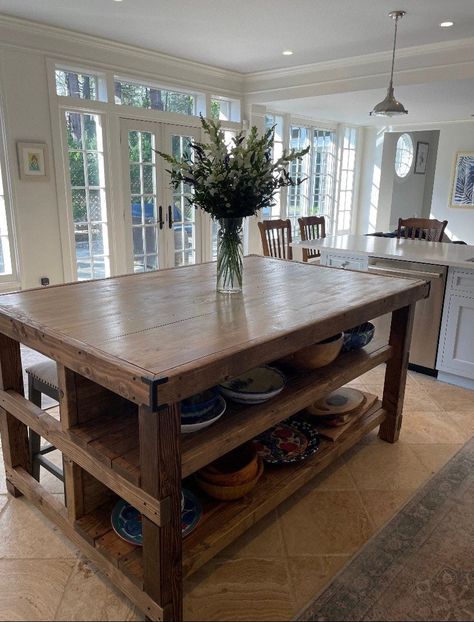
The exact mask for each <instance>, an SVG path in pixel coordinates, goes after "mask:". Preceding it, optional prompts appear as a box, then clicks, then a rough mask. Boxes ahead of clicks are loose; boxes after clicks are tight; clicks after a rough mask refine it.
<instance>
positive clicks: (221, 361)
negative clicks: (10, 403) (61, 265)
mask: <svg viewBox="0 0 474 622" xmlns="http://www.w3.org/2000/svg"><path fill="white" fill-rule="evenodd" d="M215 271H216V267H215V263H205V264H198V265H194V266H187V267H183V268H176V269H169V270H161V271H157V272H148V273H144V274H134V275H126V276H121V277H114V278H110V279H104V280H97V281H82V282H77V283H71V284H66V285H61V286H53V287H47V288H41V289H35V290H26V291H23V292H18V293H12V294H4V295H2V296H0V331H1V332H4V333H6V334H9V335H10V336H12V337H14V338H16V339H18V340H19V341H21V342H23V343H26V345H31V347H34V348H36V349H38V350H40V351H42V352H43V353H45V354H49V355H50V356H52V357H53V358H55V359H56V360H59V361H61V356H59V355H58V356H55V350H54V348H55V344H56V346H57V350H58V352H59V351H61V352H63V351H65V352H66V351H67V352H68V356H69V358H70V357H73V356H74V355H75V356H77V357H78V358H79V357H84V356H85V355H88V357H89V358H88V361H89V363H91V364H92V365H94V364H96V363H98V362H100V361H104V362H105V361H107V362H108V363H109V364H112V365H113V366H115V367H117V368H118V367H120V366H122V367H124V366H125V367H126V368H127V369H128V370H129V372H130V373H134V374H140V373H143V374H145V373H146V374H149V375H150V374H151V376H152V377H166V378H173V377H175V378H181V379H182V378H183V375H184V374H185V373H188V372H190V371H192V370H196V369H198V368H207V369H208V374H211V375H212V374H213V373H217V376H218V377H214V379H213V380H214V381H217V380H218V379H219V378H223V377H226V376H228V375H229V374H232V372H233V371H235V370H236V369H237V368H239V367H240V369H241V371H244V370H245V366H244V367H243V368H242V365H244V364H245V360H248V363H249V366H248V367H247V369H248V368H249V367H251V366H253V364H254V363H257V364H260V363H261V362H264V361H265V360H271V352H270V349H271V348H273V349H274V352H275V354H278V356H284V355H285V354H287V353H289V352H291V351H294V350H295V349H298V347H303V346H304V345H307V344H310V343H314V342H315V341H318V340H320V339H321V338H324V337H327V336H329V335H331V334H334V333H335V332H339V331H340V330H343V329H347V328H350V327H352V326H354V325H356V324H357V323H360V322H362V321H365V320H367V319H370V318H372V317H376V316H378V315H381V314H383V313H387V312H390V311H392V310H393V309H396V308H400V307H402V306H405V305H408V304H411V303H413V302H414V301H416V300H418V299H420V298H423V297H425V296H426V295H427V292H428V286H427V285H426V283H425V282H424V281H419V280H418V281H415V280H412V279H404V278H394V277H385V276H378V275H373V274H368V273H363V272H349V271H344V270H335V269H331V268H326V267H323V266H315V265H309V264H303V263H297V262H291V261H281V260H278V259H273V258H269V257H259V256H248V257H246V258H245V259H244V289H243V293H242V294H241V295H240V294H239V295H232V296H225V295H222V294H218V293H216V289H215V282H216V275H215ZM331 331H332V333H331ZM265 344H266V349H265V351H263V350H262V349H261V348H260V347H263V346H264V345H265ZM40 346H41V347H40ZM42 346H44V347H42ZM259 348H260V349H259ZM269 348H270V349H269ZM239 354H240V359H239ZM236 356H237V358H236ZM245 357H247V359H245ZM231 360H232V361H234V362H233V363H231ZM63 362H64V361H63ZM65 363H67V360H66V361H65ZM212 370H214V371H212ZM86 375H87V374H86ZM210 384H212V381H211V382H210ZM195 388H196V387H195ZM188 392H189V391H188Z"/></svg>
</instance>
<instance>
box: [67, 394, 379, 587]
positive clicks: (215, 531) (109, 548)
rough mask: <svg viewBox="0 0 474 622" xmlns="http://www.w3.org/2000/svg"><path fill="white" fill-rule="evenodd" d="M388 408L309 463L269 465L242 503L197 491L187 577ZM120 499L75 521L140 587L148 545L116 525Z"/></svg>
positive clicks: (186, 546) (186, 545)
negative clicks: (126, 536) (131, 540)
mask: <svg viewBox="0 0 474 622" xmlns="http://www.w3.org/2000/svg"><path fill="white" fill-rule="evenodd" d="M385 414H386V413H385V411H384V410H383V409H382V407H381V402H380V400H377V402H376V403H375V404H374V406H373V407H372V408H371V409H370V410H369V411H368V412H367V413H366V414H365V416H364V417H363V418H362V419H360V421H358V422H357V423H356V424H354V426H353V427H351V428H349V429H348V430H347V431H346V432H345V433H344V434H343V435H341V437H340V438H339V439H338V440H337V441H335V442H332V441H328V440H325V439H321V445H320V448H319V450H318V451H317V453H316V454H314V456H311V458H308V459H307V460H305V461H304V462H302V463H300V464H296V465H291V466H287V467H266V470H265V471H264V474H263V476H262V479H261V480H260V481H259V483H258V484H257V486H256V487H255V489H254V490H253V491H252V492H251V493H250V494H249V495H247V496H245V497H244V498H242V499H239V500H238V501H232V502H219V501H214V500H212V499H210V498H209V497H207V495H206V494H205V493H203V492H202V491H201V490H200V489H199V488H197V487H195V488H194V486H193V484H191V486H193V489H194V491H195V492H196V494H197V496H198V497H199V498H200V500H201V502H202V503H203V508H204V515H203V518H202V519H201V523H200V524H199V525H198V527H197V528H196V529H195V530H194V531H193V532H192V533H191V534H190V535H189V536H187V537H186V538H184V540H183V576H185V577H186V576H189V575H191V574H193V573H194V572H196V570H198V569H199V568H200V567H201V566H202V565H204V564H205V563H206V562H207V561H209V560H210V559H211V558H212V557H214V556H215V555H216V554H217V553H219V551H221V550H222V549H224V548H225V547H226V546H228V545H229V544H231V543H232V542H233V541H234V540H236V539H237V538H238V537H239V536H240V535H242V533H244V532H245V531H246V530H247V529H248V528H249V527H251V526H252V525H253V524H254V523H256V522H257V521H258V520H260V519H261V518H263V517H264V516H265V515H266V514H268V513H269V512H271V511H272V510H274V509H275V508H276V507H277V506H278V505H279V504H280V503H282V502H283V501H284V500H285V499H287V498H288V497H289V496H290V495H292V494H293V493H295V492H296V491H297V490H298V489H299V488H301V486H303V485H304V484H306V483H308V482H309V481H310V480H311V479H313V478H314V477H315V476H316V475H317V474H318V473H320V472H321V471H322V470H323V469H325V468H326V467H327V466H328V465H329V464H331V463H332V462H334V460H337V458H338V457H339V456H340V455H341V454H343V453H344V452H345V451H347V449H349V448H350V447H352V446H353V445H355V444H356V443H357V442H358V441H359V440H360V439H361V438H362V437H363V436H364V435H365V434H367V433H368V432H369V431H370V430H372V429H374V428H375V427H377V426H378V425H380V424H381V423H382V421H383V420H384V419H385ZM113 505H114V502H111V503H106V504H104V505H102V506H101V507H100V508H97V509H96V510H94V512H91V513H90V514H87V515H86V516H84V517H82V518H80V519H79V520H77V521H76V522H75V529H76V531H77V532H78V533H80V534H81V535H82V537H83V538H84V539H85V540H86V541H87V542H88V543H89V544H91V545H93V546H95V548H96V549H97V550H98V551H99V552H100V553H102V555H104V557H105V558H106V559H107V560H109V561H110V562H111V563H113V564H114V566H116V567H117V568H119V569H120V570H121V571H122V572H123V573H124V574H125V575H126V576H127V577H128V578H129V579H130V580H131V581H133V582H134V583H135V584H137V585H141V584H142V582H143V564H142V549H141V548H140V547H136V546H133V545H130V544H127V543H126V542H124V541H123V540H122V539H121V538H120V537H119V536H118V535H117V534H116V533H115V532H114V531H113V529H112V525H111V519H110V515H111V511H112V508H113Z"/></svg>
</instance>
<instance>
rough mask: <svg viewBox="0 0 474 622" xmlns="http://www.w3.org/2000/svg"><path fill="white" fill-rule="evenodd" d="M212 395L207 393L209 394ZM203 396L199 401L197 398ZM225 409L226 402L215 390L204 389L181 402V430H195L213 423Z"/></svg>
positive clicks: (186, 431)
mask: <svg viewBox="0 0 474 622" xmlns="http://www.w3.org/2000/svg"><path fill="white" fill-rule="evenodd" d="M210 393H211V394H212V395H209V394H210ZM201 396H202V397H203V399H202V400H201V401H199V399H200V398H201ZM225 409H226V402H225V399H224V398H223V397H222V395H219V393H218V392H217V390H216V391H215V392H214V391H205V392H204V393H203V394H198V395H196V396H194V398H190V399H189V400H183V402H181V432H183V433H185V434H186V433H188V432H197V431H198V430H202V429H203V428H207V426H209V425H212V424H213V423H215V422H216V421H217V420H218V419H219V418H220V417H222V415H223V414H224V412H225Z"/></svg>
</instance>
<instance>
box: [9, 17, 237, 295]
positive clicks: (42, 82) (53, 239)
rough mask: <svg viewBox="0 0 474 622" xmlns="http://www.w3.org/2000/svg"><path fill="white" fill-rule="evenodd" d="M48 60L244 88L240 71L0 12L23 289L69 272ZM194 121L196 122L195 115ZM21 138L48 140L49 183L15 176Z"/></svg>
mask: <svg viewBox="0 0 474 622" xmlns="http://www.w3.org/2000/svg"><path fill="white" fill-rule="evenodd" d="M51 61H55V62H58V63H66V64H70V65H72V66H79V67H85V68H88V67H91V68H93V69H96V70H103V71H106V70H109V71H114V72H116V73H118V74H119V75H125V76H131V77H136V78H138V79H140V78H141V79H143V80H149V81H150V80H152V81H154V82H157V83H158V84H163V85H165V86H170V87H173V86H174V85H176V86H178V87H179V86H181V88H183V87H184V88H186V87H187V88H189V89H195V90H198V91H201V92H204V93H207V97H208V98H209V96H210V95H221V96H227V97H230V98H236V97H240V96H241V94H242V76H241V75H240V74H237V73H235V72H229V71H224V70H221V69H216V68H213V67H207V66H204V65H199V64H198V63H193V62H186V61H182V60H180V59H173V58H170V57H167V56H165V55H162V54H158V53H155V52H149V51H146V50H140V49H137V48H132V47H131V46H125V45H121V44H115V43H113V42H109V41H105V40H99V39H95V38H93V37H88V36H87V35H77V34H76V33H68V32H66V31H62V30H59V29H56V28H50V27H48V26H41V25H32V24H31V23H28V22H22V21H20V20H12V19H9V18H4V17H3V16H0V89H1V95H2V100H3V104H4V106H3V110H2V111H0V112H1V113H3V123H4V126H5V134H6V156H7V158H8V160H9V163H10V172H11V181H12V191H13V196H12V201H13V217H14V220H15V231H16V241H17V245H18V251H19V253H18V254H19V257H20V265H19V273H20V275H19V276H20V282H21V286H22V287H23V288H28V287H37V286H39V284H40V283H39V279H40V277H41V276H48V277H49V278H50V282H51V284H55V283H61V282H64V280H65V279H66V278H70V277H68V266H67V265H66V264H67V263H68V262H67V261H65V259H64V258H65V256H67V253H66V252H65V246H66V242H65V238H64V226H63V229H62V237H61V229H60V221H62V222H63V223H64V219H61V210H65V209H66V205H65V200H64V193H63V192H62V190H61V188H62V187H64V168H63V167H62V164H61V163H62V153H61V148H60V147H61V145H60V143H58V139H57V136H58V135H59V123H60V122H61V121H62V117H60V115H59V113H58V108H57V106H56V101H55V100H56V95H55V93H54V92H53V93H50V92H49V91H48V65H49V64H50V63H51ZM109 75H111V74H109ZM112 90H113V89H112ZM112 102H113V92H112V94H111V95H110V96H109V103H104V104H102V112H103V114H104V115H106V116H107V118H108V121H109V123H108V127H109V128H118V127H119V124H118V116H119V115H120V114H122V115H123V116H129V115H130V112H129V111H128V112H127V111H123V112H122V111H121V110H119V107H118V106H115V105H114V104H113V103H112ZM81 103H84V102H81ZM137 112H138V111H137ZM154 112H155V111H143V114H148V118H149V119H150V120H152V118H153V114H154ZM163 116H166V113H160V112H157V113H156V117H157V118H156V119H155V120H163ZM174 116H175V117H176V115H174ZM60 119H61V121H60ZM175 121H176V120H175ZM193 123H198V121H197V120H196V119H194V120H193ZM18 141H27V142H41V143H46V145H47V147H48V150H49V169H50V179H49V180H48V181H35V182H32V181H24V180H20V178H19V173H18V164H17V154H16V144H17V142H18ZM111 145H113V151H114V153H111V154H110V155H111V157H110V158H109V160H110V161H111V162H110V163H111V168H110V177H109V182H110V185H111V186H112V187H111V189H110V190H111V193H110V197H111V199H112V200H113V201H114V203H115V204H118V203H120V205H122V201H123V197H122V194H121V188H122V171H121V167H120V156H119V155H118V154H117V153H116V151H118V150H119V148H120V146H119V137H118V135H117V136H114V137H113V140H112V141H111ZM56 182H58V183H56ZM109 202H110V201H109ZM114 207H115V206H114ZM118 220H119V219H118ZM119 267H120V266H119ZM69 272H70V270H69Z"/></svg>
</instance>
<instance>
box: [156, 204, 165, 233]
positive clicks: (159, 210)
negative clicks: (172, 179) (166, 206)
mask: <svg viewBox="0 0 474 622" xmlns="http://www.w3.org/2000/svg"><path fill="white" fill-rule="evenodd" d="M158 223H159V225H160V229H163V225H164V224H165V223H164V222H163V208H162V206H161V205H160V207H159V208H158Z"/></svg>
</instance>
